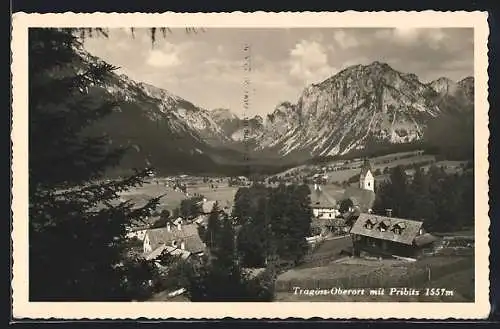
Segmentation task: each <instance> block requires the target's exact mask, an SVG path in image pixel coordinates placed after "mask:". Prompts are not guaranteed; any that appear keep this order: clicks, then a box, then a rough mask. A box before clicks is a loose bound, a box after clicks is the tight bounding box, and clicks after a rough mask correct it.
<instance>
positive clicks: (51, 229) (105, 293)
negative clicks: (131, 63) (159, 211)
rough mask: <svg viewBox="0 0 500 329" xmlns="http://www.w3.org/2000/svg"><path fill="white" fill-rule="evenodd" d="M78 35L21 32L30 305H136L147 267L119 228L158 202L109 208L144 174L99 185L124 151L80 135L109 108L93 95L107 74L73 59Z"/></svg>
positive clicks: (144, 289) (150, 272) (145, 292)
mask: <svg viewBox="0 0 500 329" xmlns="http://www.w3.org/2000/svg"><path fill="white" fill-rule="evenodd" d="M80 32H81V31H80V30H75V29H30V30H29V74H30V77H29V120H30V121H29V154H30V157H29V179H30V186H29V202H30V205H29V242H30V245H29V253H30V257H29V262H30V263H29V270H30V273H29V275H30V280H29V284H30V299H31V300H101V301H102V300H131V299H144V298H147V296H149V294H150V293H151V291H150V288H151V287H150V285H149V283H150V280H151V278H152V277H153V276H154V275H155V268H154V267H153V266H151V264H150V263H149V262H146V261H140V260H138V259H136V258H135V257H129V253H128V250H127V239H126V237H125V235H126V228H127V227H128V226H129V225H131V224H132V223H133V222H140V221H141V220H142V219H143V218H144V217H146V216H149V215H150V214H151V212H152V211H153V210H154V208H155V207H156V205H157V204H158V201H159V198H154V199H152V200H149V202H148V203H147V204H146V205H145V206H143V207H139V208H137V207H134V206H133V205H132V204H130V203H129V202H120V201H119V195H118V194H119V193H120V192H122V191H125V190H127V189H129V188H131V187H133V186H138V185H140V184H142V183H143V181H144V179H145V178H146V177H147V172H148V169H147V168H146V170H143V171H137V172H136V174H135V175H133V176H131V177H128V178H125V179H121V180H115V181H103V180H102V179H101V178H102V175H103V173H104V172H105V171H106V169H107V168H109V167H110V166H115V165H117V164H118V162H119V161H120V159H121V157H122V156H123V155H124V154H125V152H126V149H121V148H116V149H113V148H111V147H110V143H109V139H108V138H107V137H106V136H102V135H100V136H92V135H89V134H87V133H86V131H85V129H86V128H87V127H88V126H89V125H91V124H92V123H94V122H96V121H98V120H100V119H101V118H103V117H105V116H107V115H109V114H110V113H111V112H112V111H113V109H114V108H115V106H116V105H117V103H116V102H115V100H114V99H112V98H110V97H106V96H105V95H103V94H97V93H96V89H98V88H99V87H100V86H101V85H102V84H103V83H105V81H106V79H107V77H108V76H109V75H110V74H111V72H112V71H113V70H114V69H115V67H113V66H111V65H109V64H105V63H90V62H86V61H85V60H84V59H83V58H81V57H80V56H79V53H78V49H79V47H80V46H81V44H80V41H79V39H78V37H77V36H75V35H76V34H79V33H80ZM96 95H100V97H96ZM48 269H50V271H49V270H48Z"/></svg>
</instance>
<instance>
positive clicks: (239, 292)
mask: <svg viewBox="0 0 500 329" xmlns="http://www.w3.org/2000/svg"><path fill="white" fill-rule="evenodd" d="M202 238H203V240H204V241H205V243H206V245H207V249H208V252H207V255H205V256H204V257H203V258H202V259H201V260H200V262H198V263H197V262H195V263H193V264H192V266H191V267H190V268H189V269H188V271H187V274H186V277H187V291H188V295H189V298H190V300H191V301H194V302H197V301H202V302H203V301H204V302H218V301H220V302H237V301H244V302H251V301H271V300H272V299H273V297H274V278H275V272H274V271H273V270H272V268H269V269H268V270H266V272H265V273H264V274H265V275H263V276H259V277H251V276H250V275H249V273H248V272H246V271H245V270H243V269H242V267H241V266H240V261H239V259H238V251H237V247H236V239H235V238H236V232H235V229H234V227H233V223H232V221H231V219H230V218H229V216H227V215H225V214H224V213H223V212H221V211H219V210H218V209H217V208H215V209H214V210H213V211H212V213H211V215H210V217H209V220H208V225H207V228H206V230H204V232H203V233H202Z"/></svg>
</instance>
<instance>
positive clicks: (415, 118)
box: [256, 62, 474, 158]
mask: <svg viewBox="0 0 500 329" xmlns="http://www.w3.org/2000/svg"><path fill="white" fill-rule="evenodd" d="M473 104H474V100H473V78H472V77H467V78H465V79H463V80H461V81H458V82H453V81H451V80H449V79H446V78H440V79H437V80H436V81H433V82H431V83H429V84H425V83H422V82H420V81H419V79H418V77H417V76H416V75H415V74H412V73H401V72H398V71H396V70H394V69H393V68H391V67H390V66H389V65H388V64H386V63H381V62H373V63H371V64H369V65H354V66H351V67H348V68H346V69H344V70H342V71H340V72H339V73H337V74H335V75H334V76H332V77H330V78H328V79H326V80H324V81H323V82H321V83H317V84H312V85H310V86H308V87H306V88H305V89H304V91H303V93H302V95H301V96H300V97H299V99H298V101H297V103H295V104H292V103H290V102H283V103H281V104H279V105H278V106H277V107H276V109H275V110H274V111H273V112H272V113H271V114H269V115H268V116H267V118H266V122H265V123H264V127H263V128H262V130H261V131H262V133H261V134H260V135H258V136H256V138H257V139H258V140H259V143H257V144H258V145H257V147H256V151H259V150H273V151H274V152H275V153H276V154H278V155H279V156H280V157H293V156H299V157H302V158H310V157H315V156H333V155H345V154H347V153H349V152H351V151H354V150H360V149H365V148H369V147H371V145H373V144H377V143H388V144H402V143H412V142H417V141H420V140H422V139H423V135H424V131H425V128H426V126H427V123H428V122H429V121H430V120H433V119H435V118H437V117H439V116H440V115H442V114H443V113H449V112H453V111H456V112H463V111H466V112H467V111H471V109H472V110H473Z"/></svg>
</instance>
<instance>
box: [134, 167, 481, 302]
mask: <svg viewBox="0 0 500 329" xmlns="http://www.w3.org/2000/svg"><path fill="white" fill-rule="evenodd" d="M359 170H360V171H359V175H358V177H359V180H358V182H356V183H355V184H352V185H351V186H348V187H346V188H345V189H344V190H343V192H341V191H338V190H333V191H332V190H331V188H329V186H328V184H325V179H326V178H327V177H325V176H324V175H321V176H320V177H319V176H318V175H316V176H315V177H313V178H314V180H313V182H314V183H313V184H312V185H311V186H310V189H311V193H310V207H311V209H312V218H311V225H310V227H311V229H310V234H309V236H306V237H305V239H306V241H307V244H308V245H309V251H308V253H307V255H306V257H305V261H304V264H301V265H299V266H296V267H292V268H284V269H282V270H281V273H280V275H279V276H278V279H277V282H276V288H277V291H278V299H279V298H284V300H288V299H289V298H290V296H291V294H290V291H292V290H293V284H296V283H297V282H303V281H302V280H303V278H304V277H307V278H308V279H307V280H306V281H304V282H309V283H306V285H307V284H311V283H310V282H313V283H312V284H313V285H314V286H316V287H317V286H318V285H321V283H319V282H320V281H321V278H320V277H318V276H317V274H316V273H318V271H323V274H324V275H327V276H330V277H337V276H339V275H340V276H343V278H335V280H339V279H340V280H341V281H342V280H343V279H345V277H346V276H347V277H349V278H350V280H349V281H350V282H354V281H355V279H354V278H355V277H357V276H360V275H361V276H363V277H369V276H370V275H371V274H370V273H375V272H376V271H379V270H380V269H381V268H383V267H386V266H387V264H389V265H388V266H390V267H391V268H393V269H395V268H398V267H401V268H406V267H407V266H416V265H417V264H420V262H421V260H422V259H425V262H428V260H429V257H431V258H433V257H436V258H437V259H438V258H439V259H440V257H439V255H446V257H447V258H448V259H447V262H445V263H446V264H448V263H450V260H455V258H456V260H457V262H451V265H450V266H448V267H449V268H450V269H453V268H455V267H454V266H455V265H456V264H458V265H457V266H463V264H464V263H466V264H469V263H470V259H469V260H468V259H466V258H464V257H465V256H464V255H467V257H468V256H470V255H472V254H473V246H474V238H473V234H471V233H470V232H466V233H467V234H461V235H458V236H456V235H451V236H443V235H442V234H433V232H427V231H426V230H425V229H424V226H423V220H418V219H414V218H397V217H394V216H393V215H392V209H390V208H387V209H385V214H384V215H380V214H374V213H373V210H372V207H373V204H374V202H375V198H376V194H375V191H376V184H377V183H376V181H375V178H374V175H373V169H372V167H371V164H370V161H369V160H368V159H365V160H364V161H363V162H362V163H361V167H360V169H359ZM227 182H232V184H227ZM225 183H226V184H225ZM150 184H151V185H153V186H154V185H156V186H160V187H157V188H162V187H163V188H165V187H166V188H167V190H169V192H170V193H169V192H167V196H169V195H176V194H177V195H179V194H180V195H183V197H181V199H182V198H183V199H184V200H195V205H194V208H195V209H196V210H194V211H193V212H192V213H190V214H189V215H188V216H182V215H181V214H180V213H179V211H168V210H167V211H166V212H165V209H163V212H161V211H160V212H158V213H157V214H156V215H155V216H152V218H148V219H147V220H146V223H149V224H141V225H137V226H133V227H129V228H128V234H127V237H128V238H129V239H132V240H134V241H136V242H137V246H139V247H138V248H139V249H140V252H139V253H140V257H143V258H144V259H146V260H156V259H158V258H159V257H160V256H161V255H164V254H169V255H174V256H178V257H180V258H181V259H183V260H185V261H189V260H196V259H199V258H200V257H202V256H203V255H204V254H205V253H206V250H207V246H206V244H205V243H204V242H203V241H202V239H201V237H200V234H199V232H200V227H206V226H207V223H208V218H209V216H210V214H211V213H212V211H213V210H214V209H218V211H222V212H223V213H224V214H225V215H227V216H231V215H232V211H233V202H232V201H233V200H232V199H233V198H234V194H235V193H236V189H237V188H238V187H241V186H248V185H250V182H249V181H248V179H247V178H246V177H237V178H232V179H228V180H223V179H210V180H209V179H200V178H198V179H193V178H189V177H188V176H187V175H186V176H182V177H177V179H174V178H169V179H165V180H163V183H159V180H158V179H152V180H151V183H150ZM197 184H199V185H201V184H203V186H204V189H202V188H199V189H195V188H193V186H196V185H197ZM228 185H229V186H228ZM228 189H231V190H232V193H228ZM195 191H198V192H195ZM207 195H208V196H209V197H207ZM209 198H210V199H209ZM167 199H168V197H167ZM160 209H161V207H160ZM165 214H168V215H165ZM165 217H166V218H165ZM457 250H459V251H458V253H459V254H460V255H459V256H457V257H454V255H455V254H457ZM464 250H466V251H465V254H464ZM422 262H424V261H422ZM436 264H437V265H433V266H438V265H439V266H440V264H438V263H436ZM157 265H158V266H161V265H160V263H159V262H157ZM445 267H446V266H445ZM424 268H425V275H424V276H426V277H427V279H426V280H424V281H430V280H431V277H430V276H431V274H430V271H431V267H430V265H428V264H427V263H426V265H425V266H424ZM340 269H342V270H340ZM361 269H362V270H361ZM250 270H251V271H252V273H255V274H258V273H260V272H261V271H262V270H263V269H262V268H253V269H250ZM311 270H314V271H315V274H311ZM346 270H347V272H346ZM407 271H408V268H406V272H407ZM439 271H441V272H443V275H444V274H445V273H448V271H447V270H446V269H444V270H442V269H439ZM439 271H437V272H439ZM344 272H346V273H347V274H346V273H344ZM351 272H352V274H351ZM417 272H418V271H416V270H415V273H417ZM437 272H436V273H437ZM340 273H342V274H340ZM330 279H332V278H329V279H328V280H330ZM432 279H434V274H433V277H432ZM328 280H327V282H330V281H328ZM411 280H413V279H411ZM335 282H337V281H335ZM394 284H396V282H395V283H394ZM400 284H401V283H400ZM344 285H345V284H344ZM351 285H352V284H351ZM375 285H376V283H375ZM345 288H351V287H350V286H347V287H345ZM352 288H355V287H354V286H353V287H352ZM184 292H185V289H183V288H182V287H180V288H179V289H176V290H174V291H168V292H164V293H162V294H160V296H159V297H156V300H178V299H179V298H182V294H183V293H184ZM280 292H281V293H280ZM292 295H293V294H292ZM279 296H281V297H279ZM283 296H285V297H283ZM302 297H303V296H302ZM292 299H293V300H295V298H292Z"/></svg>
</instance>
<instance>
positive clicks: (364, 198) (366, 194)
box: [342, 186, 375, 212]
mask: <svg viewBox="0 0 500 329" xmlns="http://www.w3.org/2000/svg"><path fill="white" fill-rule="evenodd" d="M346 199H349V200H351V201H352V204H353V208H359V210H361V212H369V211H370V210H371V209H372V207H373V204H374V203H375V192H373V191H371V190H365V189H363V188H359V187H355V186H349V187H347V188H346V189H345V191H344V195H343V196H342V200H346ZM350 210H352V209H350Z"/></svg>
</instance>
